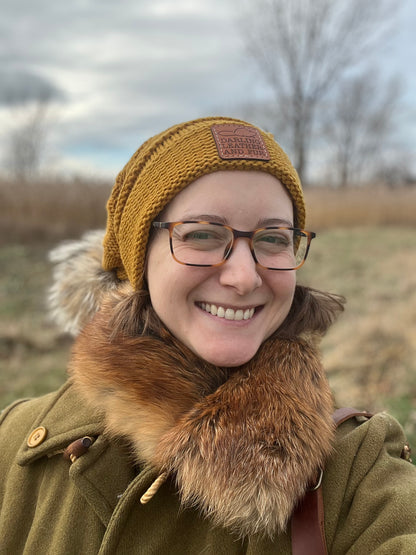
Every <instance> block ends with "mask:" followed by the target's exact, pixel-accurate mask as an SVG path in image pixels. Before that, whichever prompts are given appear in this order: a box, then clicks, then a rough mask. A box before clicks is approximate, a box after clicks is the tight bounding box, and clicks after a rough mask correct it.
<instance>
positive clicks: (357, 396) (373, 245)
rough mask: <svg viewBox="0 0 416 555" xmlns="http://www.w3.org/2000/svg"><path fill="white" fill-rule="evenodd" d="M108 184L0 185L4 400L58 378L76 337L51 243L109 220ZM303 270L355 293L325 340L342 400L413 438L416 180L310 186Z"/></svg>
mask: <svg viewBox="0 0 416 555" xmlns="http://www.w3.org/2000/svg"><path fill="white" fill-rule="evenodd" d="M109 188H110V186H109V185H107V184H104V185H103V184H88V183H82V182H74V183H66V184H62V183H61V184H52V183H49V184H41V185H37V186H35V185H32V186H27V185H26V186H24V185H21V184H15V185H14V186H13V187H11V186H10V184H7V186H6V184H4V183H3V184H1V183H0V222H1V224H0V225H1V229H0V231H1V237H2V241H1V243H0V267H1V274H0V368H1V370H0V406H4V405H6V404H7V403H9V402H11V401H12V400H14V399H15V398H17V397H22V396H33V395H39V394H42V393H43V392H46V391H50V390H52V389H54V388H56V387H57V386H58V385H60V384H61V383H62V382H63V380H64V379H65V367H66V362H67V359H68V356H69V352H70V345H71V339H70V338H69V337H67V336H63V335H61V334H59V333H58V331H57V330H56V329H55V328H54V326H53V324H52V323H51V322H50V321H49V320H48V317H47V313H46V310H45V292H46V289H47V286H48V285H49V284H50V281H51V268H50V265H49V263H48V261H47V252H48V250H49V249H50V248H51V247H52V246H54V245H55V244H56V243H57V242H58V241H60V240H62V239H64V238H69V237H77V236H80V235H81V234H82V232H83V231H84V230H86V229H93V228H97V227H102V226H103V225H104V221H105V213H104V204H105V199H106V196H107V194H108V191H109ZM306 196H307V201H308V206H309V223H308V229H312V230H315V231H317V233H318V237H317V238H316V239H315V240H314V242H313V243H312V248H311V253H310V258H309V260H308V261H307V263H306V265H305V266H304V268H302V270H301V271H300V272H299V280H300V281H301V282H302V283H307V284H309V285H312V286H314V287H316V288H319V289H323V290H327V291H331V292H335V293H340V294H342V295H344V296H345V297H346V298H347V305H346V310H345V313H344V314H343V315H342V316H341V317H340V319H339V321H338V322H337V323H336V324H335V326H334V327H333V328H332V329H331V331H330V332H329V334H328V335H327V336H326V337H325V338H324V339H323V342H322V349H323V357H324V363H325V366H326V368H327V370H328V376H329V379H330V383H331V386H332V388H333V390H334V393H335V396H336V399H337V402H338V404H341V405H350V406H351V405H353V406H356V407H358V408H366V409H368V410H389V411H390V412H392V413H393V414H394V415H396V416H397V417H398V418H399V420H400V421H401V422H402V424H403V425H404V427H405V429H406V431H407V433H408V435H409V437H410V439H411V440H412V441H413V444H414V445H416V187H413V188H407V189H397V190H393V191H392V190H384V189H379V190H377V189H351V190H346V191H333V190H323V189H311V190H308V191H307V195H306Z"/></svg>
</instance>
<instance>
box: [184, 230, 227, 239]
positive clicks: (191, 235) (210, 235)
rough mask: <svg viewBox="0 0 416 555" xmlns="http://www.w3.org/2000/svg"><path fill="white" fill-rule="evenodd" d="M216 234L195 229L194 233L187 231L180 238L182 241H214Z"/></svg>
mask: <svg viewBox="0 0 416 555" xmlns="http://www.w3.org/2000/svg"><path fill="white" fill-rule="evenodd" d="M217 237H218V234H215V233H213V232H212V231H207V230H205V229H196V230H195V231H189V232H188V233H186V235H183V236H182V237H181V239H182V241H204V240H208V239H216V238H217Z"/></svg>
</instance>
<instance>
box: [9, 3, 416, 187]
mask: <svg viewBox="0 0 416 555" xmlns="http://www.w3.org/2000/svg"><path fill="white" fill-rule="evenodd" d="M252 1H253V4H254V3H255V1H256V0H252ZM397 3H398V5H401V6H402V8H401V11H400V14H399V23H398V28H399V32H398V33H397V36H396V37H395V39H394V41H393V42H392V44H391V47H390V49H389V52H388V53H387V54H386V56H385V67H386V69H388V68H391V70H392V71H393V70H394V71H398V72H399V73H401V74H402V76H403V81H404V88H405V99H406V102H407V105H408V108H409V111H408V113H407V115H406V118H404V119H405V121H404V124H403V134H404V135H405V136H406V141H407V142H408V144H412V145H413V146H415V148H416V69H415V68H416V63H415V60H416V40H415V36H416V33H415V29H416V2H414V0H398V2H397ZM239 5H241V4H240V2H239V1H238V0H151V1H149V0H117V1H115V0H72V1H71V2H59V1H56V0H36V1H33V0H0V9H1V11H0V14H1V15H0V123H1V126H0V148H2V150H3V152H4V150H5V148H6V145H7V137H8V136H9V134H10V130H11V129H12V127H13V125H15V124H16V121H18V119H17V118H23V117H24V114H23V111H22V109H21V107H19V105H21V104H22V103H23V102H24V101H27V100H29V98H30V96H31V95H32V94H36V95H37V94H39V91H45V90H47V91H49V94H50V95H51V97H53V98H54V99H55V101H54V103H53V106H51V110H50V118H51V119H50V121H51V123H50V132H49V135H48V152H47V154H48V161H49V164H50V165H51V166H52V167H53V168H54V169H55V170H56V171H60V170H65V171H69V172H78V173H79V172H86V173H89V174H94V173H95V174H106V175H109V176H114V175H115V173H116V172H117V171H118V170H119V169H121V167H122V166H123V165H124V163H125V162H126V161H127V159H128V158H129V156H130V155H131V153H132V152H133V151H134V150H136V148H137V147H138V146H139V145H140V144H141V142H143V141H144V140H145V139H147V138H148V137H149V136H151V135H153V134H154V133H157V132H159V131H161V130H163V129H165V128H166V127H168V126H169V125H172V124H174V123H178V122H180V121H184V120H188V119H192V118H195V117H200V116H205V115H215V114H223V115H233V116H241V115H242V109H241V106H243V105H244V104H245V103H247V102H253V101H255V100H256V98H257V97H259V96H261V94H262V93H261V91H262V83H261V81H260V79H259V76H258V75H257V73H256V70H255V69H254V67H253V64H252V62H251V61H250V60H249V59H248V58H247V55H246V53H245V50H244V45H243V41H242V38H241V33H240V32H239V27H238V24H237V18H236V10H238V6H239Z"/></svg>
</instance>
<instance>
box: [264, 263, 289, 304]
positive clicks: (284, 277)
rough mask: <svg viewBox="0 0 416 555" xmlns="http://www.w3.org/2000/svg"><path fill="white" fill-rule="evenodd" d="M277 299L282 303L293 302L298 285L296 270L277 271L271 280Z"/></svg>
mask: <svg viewBox="0 0 416 555" xmlns="http://www.w3.org/2000/svg"><path fill="white" fill-rule="evenodd" d="M269 283H270V287H271V289H272V291H273V294H274V297H275V299H276V300H280V302H282V303H287V302H289V303H290V304H292V300H293V295H294V294H295V287H296V272H295V271H290V272H276V275H275V276H273V277H272V278H271V280H270V281H269Z"/></svg>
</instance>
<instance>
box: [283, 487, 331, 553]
mask: <svg viewBox="0 0 416 555" xmlns="http://www.w3.org/2000/svg"><path fill="white" fill-rule="evenodd" d="M292 553H293V554H294V555H326V554H327V553H328V551H327V548H326V541H325V532H324V501H323V497H322V486H319V488H318V489H315V490H311V491H308V492H307V493H306V495H305V496H304V498H303V499H302V501H301V502H300V503H299V505H298V506H297V507H296V510H295V512H294V514H293V516H292Z"/></svg>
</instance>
